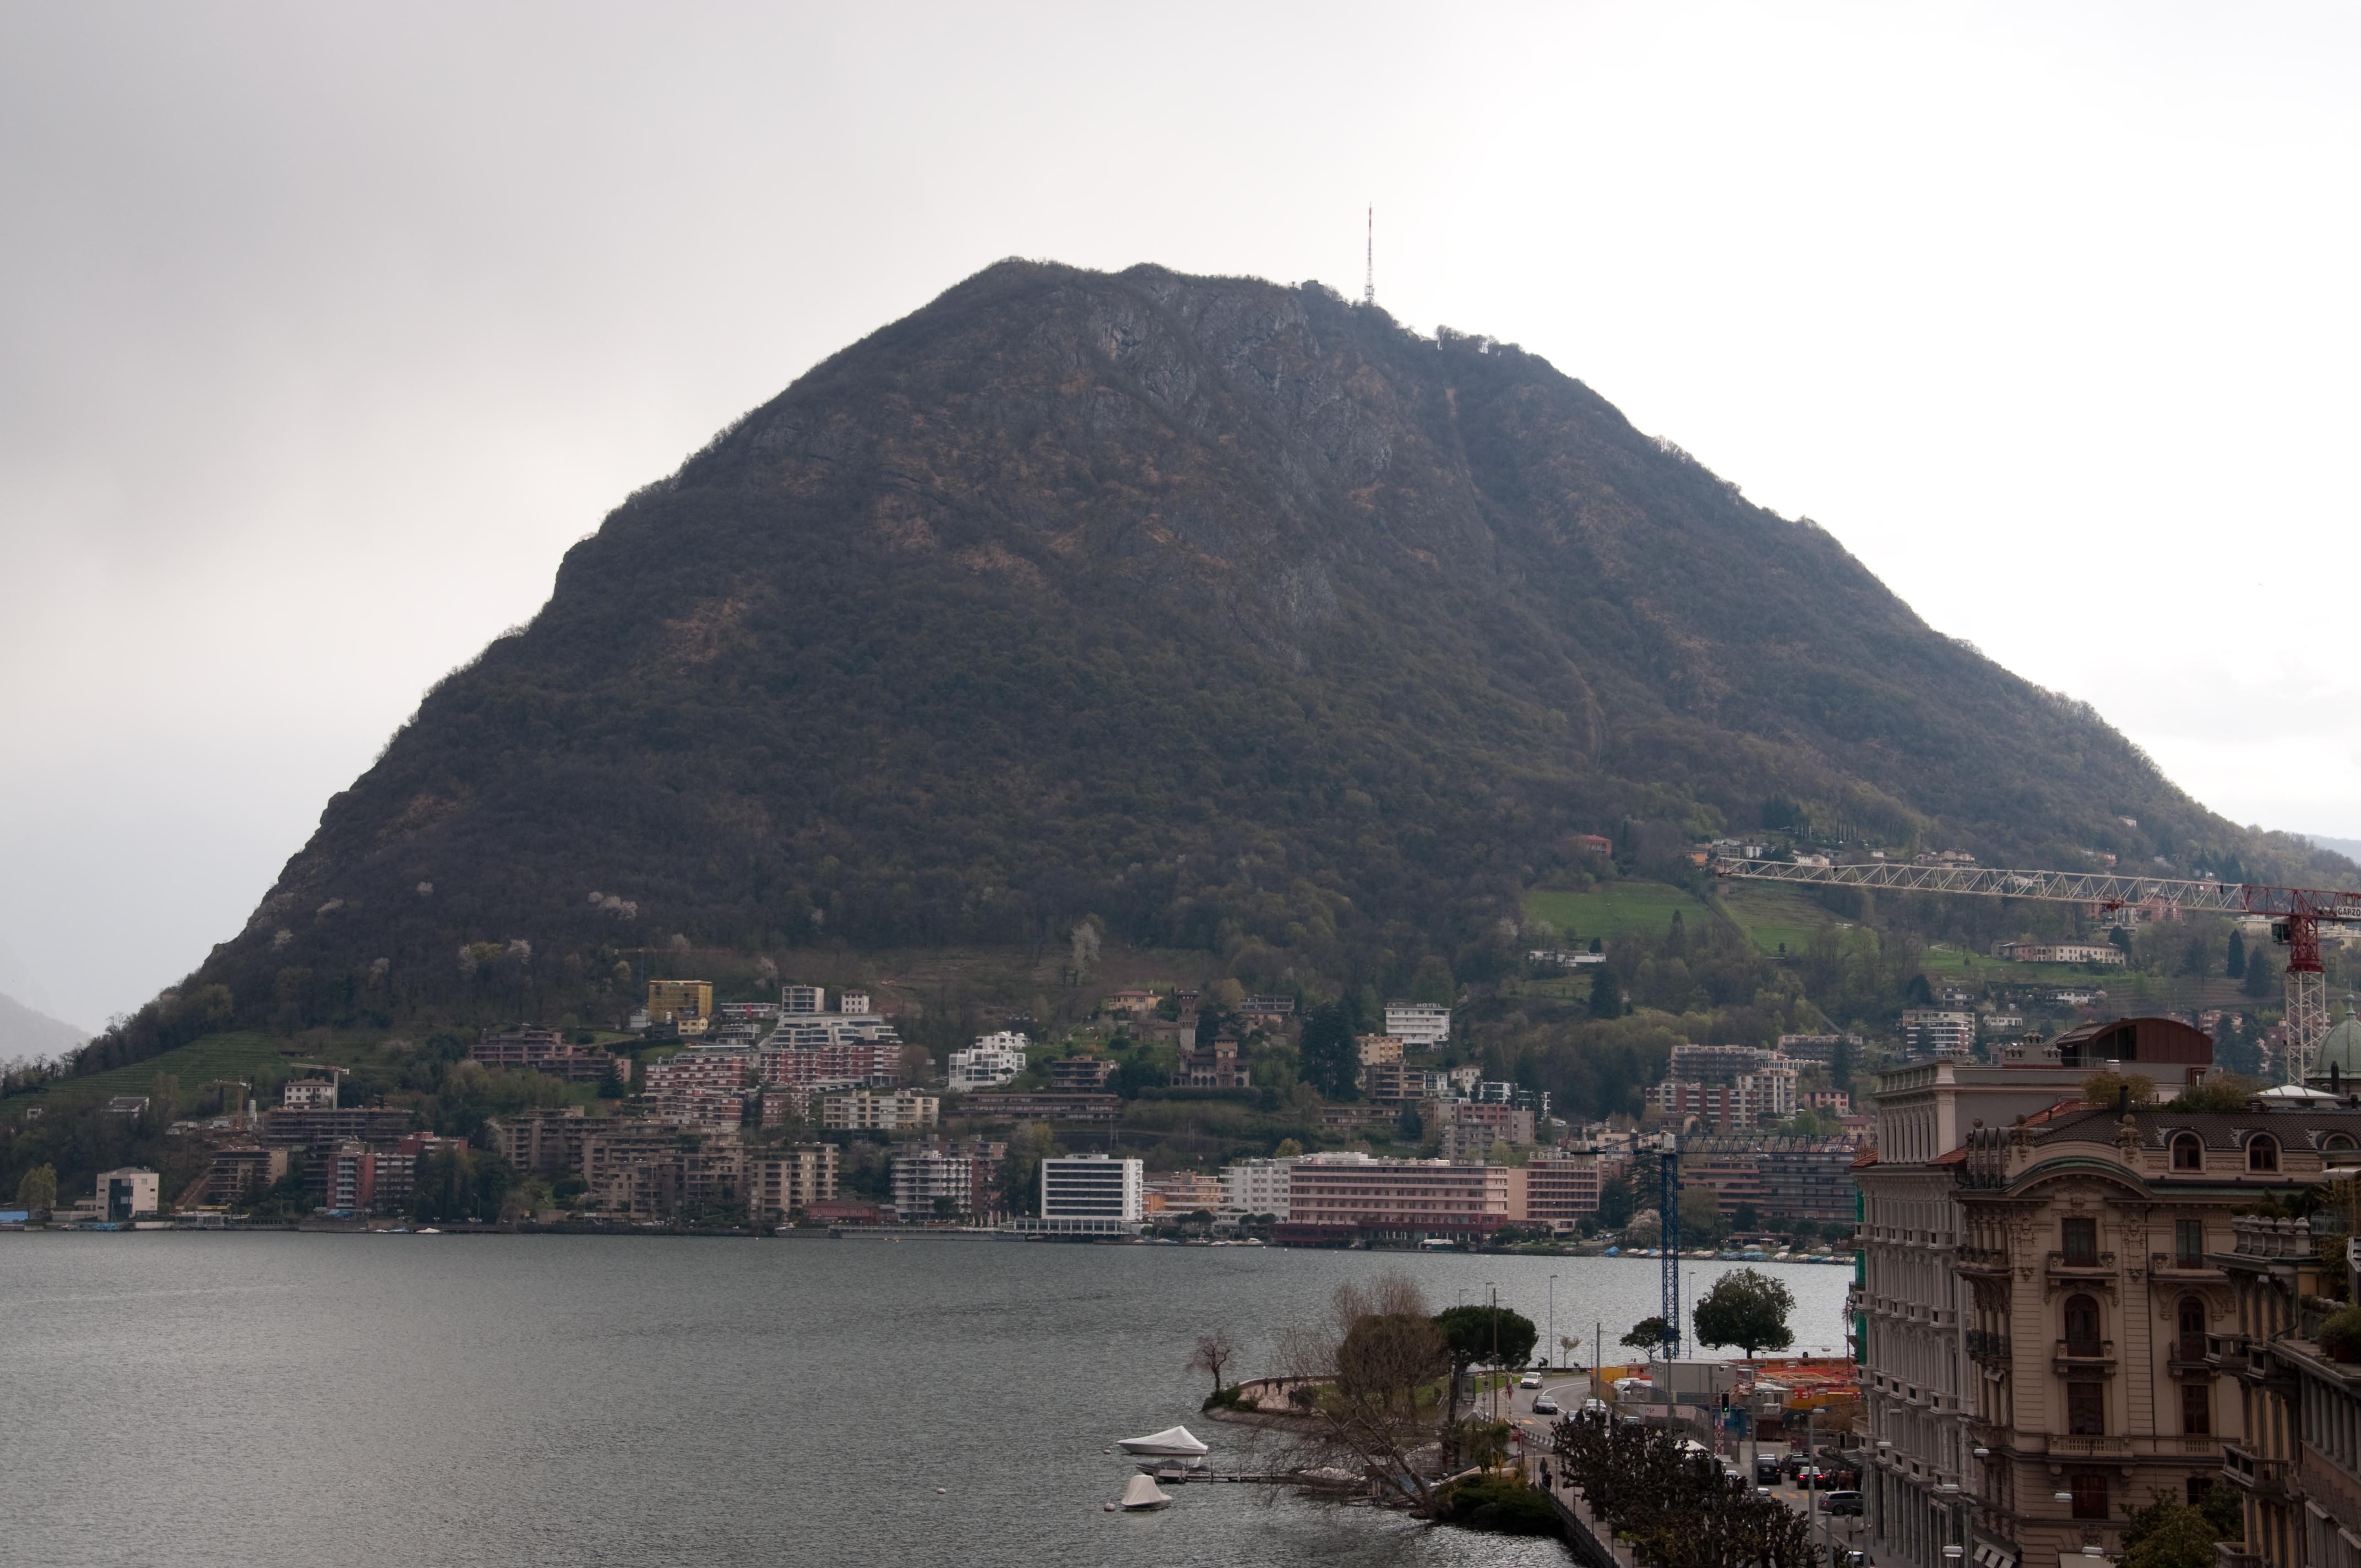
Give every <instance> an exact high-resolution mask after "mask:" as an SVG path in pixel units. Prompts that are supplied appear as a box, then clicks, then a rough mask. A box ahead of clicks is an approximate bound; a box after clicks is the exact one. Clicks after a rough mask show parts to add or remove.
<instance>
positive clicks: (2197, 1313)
mask: <svg viewBox="0 0 2361 1568" xmlns="http://www.w3.org/2000/svg"><path fill="white" fill-rule="evenodd" d="M2177 1359H2179V1360H2181V1361H2189V1362H2196V1361H2202V1360H2204V1359H2205V1303H2204V1302H2202V1301H2201V1300H2199V1299H2197V1298H2196V1297H2194V1296H2183V1297H2182V1298H2181V1299H2180V1355H2179V1356H2178V1357H2177ZM2200 1430H2202V1429H2200Z"/></svg>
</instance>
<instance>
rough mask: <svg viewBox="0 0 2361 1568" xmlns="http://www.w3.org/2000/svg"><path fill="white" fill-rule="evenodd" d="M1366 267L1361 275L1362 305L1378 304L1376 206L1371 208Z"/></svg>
mask: <svg viewBox="0 0 2361 1568" xmlns="http://www.w3.org/2000/svg"><path fill="white" fill-rule="evenodd" d="M1364 265H1365V267H1366V270H1364V271H1363V272H1362V274H1361V303H1363V304H1365V305H1374V304H1376V303H1377V302H1378V209H1377V208H1376V206H1375V205H1372V206H1371V207H1370V208H1369V254H1368V258H1367V262H1366V263H1365V264H1364Z"/></svg>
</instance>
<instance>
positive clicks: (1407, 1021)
mask: <svg viewBox="0 0 2361 1568" xmlns="http://www.w3.org/2000/svg"><path fill="white" fill-rule="evenodd" d="M1386 1033H1387V1034H1389V1035H1390V1036H1393V1037H1394V1038H1396V1039H1398V1040H1400V1041H1401V1043H1402V1044H1403V1045H1404V1046H1406V1047H1409V1048H1410V1049H1411V1050H1414V1051H1415V1050H1425V1049H1428V1048H1430V1047H1434V1046H1439V1045H1441V1044H1443V1042H1444V1041H1445V1040H1447V1039H1449V1038H1451V1009H1450V1008H1448V1007H1444V1006H1442V1005H1440V1004H1439V1003H1433V1002H1389V1003H1386Z"/></svg>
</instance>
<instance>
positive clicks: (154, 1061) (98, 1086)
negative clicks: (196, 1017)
mask: <svg viewBox="0 0 2361 1568" xmlns="http://www.w3.org/2000/svg"><path fill="white" fill-rule="evenodd" d="M281 1043H282V1042H281V1041H280V1038H279V1037H278V1036H275V1035H265V1034H247V1033H233V1034H223V1035H207V1036H205V1037H204V1038H203V1039H201V1040H198V1041H195V1042H194V1043H192V1044H190V1045H185V1046H182V1047H181V1048H180V1049H179V1050H176V1051H166V1052H165V1053H164V1054H163V1055H162V1056H159V1057H150V1058H148V1059H147V1060H146V1061H140V1062H133V1063H132V1064H131V1065H130V1066H128V1067H118V1068H111V1069H108V1070H107V1071H105V1072H99V1073H93V1074H92V1075H91V1076H90V1077H88V1078H71V1079H68V1080H65V1081H64V1082H62V1083H56V1084H52V1085H50V1086H49V1088H48V1089H46V1090H44V1091H42V1092H41V1093H40V1094H38V1095H35V1096H29V1097H27V1099H25V1100H22V1101H10V1102H9V1109H10V1110H11V1111H14V1110H16V1108H17V1107H18V1106H20V1105H28V1104H46V1105H49V1106H50V1107H52V1108H54V1109H55V1110H59V1111H64V1110H71V1109H75V1108H78V1107H81V1106H83V1105H89V1104H93V1103H94V1102H98V1101H101V1100H106V1099H110V1098H112V1097H113V1096H115V1095H117V1094H145V1093H147V1092H148V1087H149V1085H151V1084H153V1083H154V1082H155V1081H156V1075H157V1074H158V1073H159V1072H169V1073H170V1074H172V1075H173V1076H175V1077H177V1078H178V1079H179V1080H181V1104H182V1105H183V1106H187V1105H191V1104H193V1103H196V1102H198V1101H199V1100H200V1099H201V1097H202V1094H203V1091H202V1089H201V1086H202V1085H203V1084H205V1083H208V1082H210V1081H211V1080H214V1079H217V1078H233V1079H235V1078H242V1079H245V1080H247V1082H249V1083H255V1082H261V1081H266V1080H270V1079H275V1078H281V1077H284V1076H285V1075H286V1071H287V1063H288V1062H289V1061H290V1060H291V1059H292V1058H288V1057H285V1056H282V1055H280V1050H279V1047H280V1044H281ZM289 1043H291V1042H289Z"/></svg>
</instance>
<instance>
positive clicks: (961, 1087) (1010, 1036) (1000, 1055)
mask: <svg viewBox="0 0 2361 1568" xmlns="http://www.w3.org/2000/svg"><path fill="white" fill-rule="evenodd" d="M1026 1044H1027V1042H1026V1038H1025V1036H1022V1035H1019V1034H1015V1033H1012V1032H1010V1031H1008V1030H1005V1029H1004V1030H1002V1031H1001V1032H1000V1033H999V1034H996V1035H983V1036H978V1037H977V1039H976V1042H975V1044H973V1045H972V1046H970V1047H967V1048H966V1049H965V1050H962V1051H953V1052H952V1053H951V1055H950V1076H949V1080H948V1081H949V1084H950V1088H951V1090H952V1091H954V1092H961V1091H967V1090H972V1089H997V1088H999V1087H1000V1086H1001V1085H1002V1084H1004V1083H1011V1082H1014V1081H1015V1080H1016V1077H1017V1075H1018V1074H1020V1073H1022V1072H1023V1071H1024V1070H1025V1066H1026V1060H1025V1047H1026Z"/></svg>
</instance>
